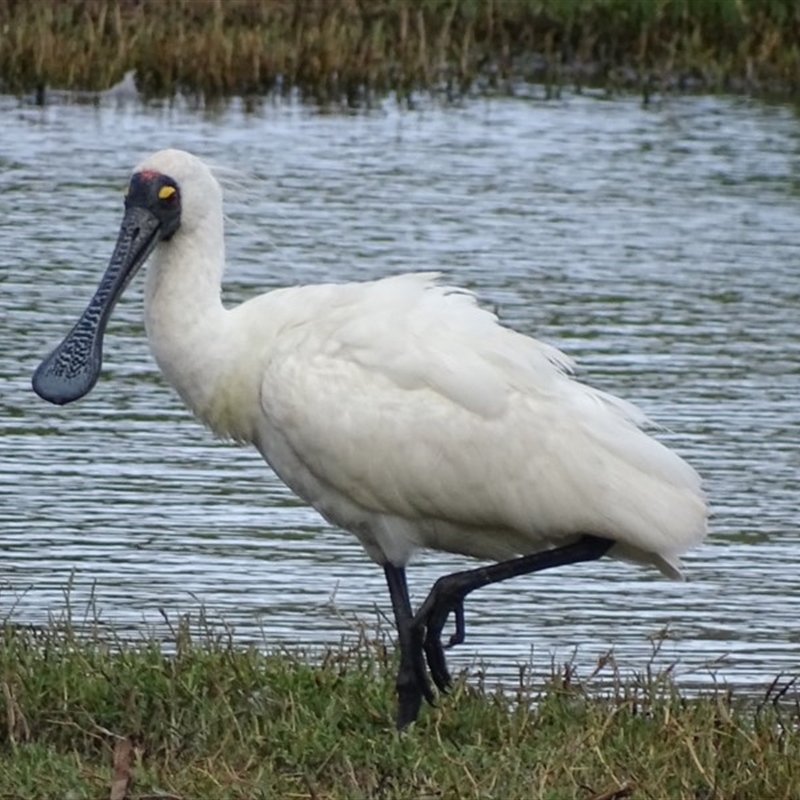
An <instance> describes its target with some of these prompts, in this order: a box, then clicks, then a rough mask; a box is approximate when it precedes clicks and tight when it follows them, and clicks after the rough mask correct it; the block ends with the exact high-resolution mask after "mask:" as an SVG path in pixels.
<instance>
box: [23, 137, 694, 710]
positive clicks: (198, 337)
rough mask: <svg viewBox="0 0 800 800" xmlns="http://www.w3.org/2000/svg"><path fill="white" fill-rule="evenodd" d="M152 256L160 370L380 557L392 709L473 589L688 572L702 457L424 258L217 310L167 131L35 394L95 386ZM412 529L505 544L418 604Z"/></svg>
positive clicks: (403, 701)
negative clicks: (109, 326) (684, 450)
mask: <svg viewBox="0 0 800 800" xmlns="http://www.w3.org/2000/svg"><path fill="white" fill-rule="evenodd" d="M150 254H152V255H151V259H150V264H149V268H148V274H147V285H146V290H145V324H146V328H147V335H148V340H149V342H150V346H151V348H152V351H153V354H154V356H155V358H156V360H157V362H158V364H159V366H160V368H161V371H162V372H163V374H164V376H165V377H166V379H167V380H168V381H169V382H170V383H171V384H172V385H173V386H174V387H175V388H176V389H177V391H178V392H179V393H180V395H181V397H182V398H183V399H184V401H185V402H186V403H187V405H189V406H190V407H191V408H192V410H193V411H194V412H195V414H196V415H197V416H198V417H199V418H200V419H201V420H202V421H203V422H205V423H206V424H207V425H208V426H209V427H210V428H211V429H212V430H214V431H215V432H216V433H217V434H219V435H220V436H223V437H231V438H233V439H236V440H238V441H240V442H243V443H251V444H253V445H255V446H256V447H257V448H258V449H259V450H260V452H261V453H262V455H263V456H264V458H265V459H266V460H267V461H268V462H269V464H270V465H271V466H272V468H273V469H274V470H275V472H276V473H277V474H278V475H279V476H280V478H281V479H282V480H283V481H285V482H286V484H287V485H288V486H289V487H291V489H292V490H294V491H295V492H296V493H297V494H298V495H299V496H300V497H302V498H304V499H305V500H306V501H307V502H309V503H310V504H311V505H313V506H314V508H316V509H317V510H318V511H319V512H320V513H321V514H322V515H323V516H324V517H325V518H326V519H328V520H329V521H331V522H332V523H334V524H336V525H338V526H340V527H342V528H345V529H347V530H349V531H351V532H352V533H354V534H355V535H356V536H357V537H358V538H359V540H360V541H361V543H362V544H363V546H364V547H365V549H366V551H367V553H368V554H369V555H370V556H371V557H372V558H373V559H374V560H375V561H376V562H378V563H379V564H382V565H383V566H384V571H385V572H386V577H387V581H388V584H389V590H390V594H391V598H392V604H393V607H394V611H395V616H396V619H397V623H398V632H399V636H400V640H399V641H400V650H401V666H400V671H399V673H398V681H397V688H398V696H399V698H400V711H399V715H398V724H399V725H400V726H403V725H405V724H408V723H409V722H410V721H412V720H413V719H414V718H415V717H416V715H417V712H418V710H419V706H420V702H421V699H422V697H423V696H424V697H427V698H428V699H431V697H432V695H431V692H430V688H429V687H428V684H427V678H426V677H425V674H424V672H425V659H427V663H428V666H429V668H430V671H431V676H432V677H433V679H434V682H435V683H436V684H437V685H438V686H439V687H440V688H446V686H447V684H448V683H449V675H448V673H447V669H446V665H445V661H444V654H443V650H442V644H441V638H440V637H441V630H442V626H443V625H444V622H445V620H446V619H447V617H448V615H450V614H455V618H456V636H455V637H454V639H453V641H454V642H458V641H461V640H462V639H463V634H464V614H463V599H464V597H465V596H466V594H467V593H468V592H470V591H472V590H473V589H475V588H478V587H480V586H483V585H486V584H487V583H490V582H494V581H497V580H505V579H507V578H509V577H514V576H515V575H520V574H525V573H528V572H532V571H537V570H539V569H545V568H548V567H551V566H558V565H560V564H565V563H573V562H575V561H582V560H591V559H595V558H599V557H600V556H602V555H603V554H605V553H606V552H608V553H609V554H610V555H615V556H618V557H620V558H625V559H629V560H633V561H638V562H641V563H645V564H650V565H652V566H655V567H657V568H658V569H660V570H661V571H662V572H663V573H664V574H666V575H668V576H670V577H680V560H679V558H680V555H681V554H682V553H683V552H685V551H686V550H687V549H688V548H690V547H691V546H693V545H695V544H697V543H698V542H700V541H701V539H702V538H703V536H704V535H705V532H706V517H707V508H706V503H705V499H704V496H703V492H702V490H701V486H700V479H699V477H698V475H697V473H696V472H695V471H694V470H693V469H692V468H691V467H690V466H689V465H688V464H686V462H684V461H683V460H682V459H681V458H680V457H679V456H677V455H676V454H675V453H673V452H672V451H670V450H669V449H667V448H666V447H664V446H663V445H662V444H660V443H659V442H657V441H656V440H655V439H653V438H651V437H650V436H648V435H647V434H646V433H644V432H643V431H642V430H641V426H643V425H644V424H645V423H646V419H645V417H644V415H643V414H642V413H641V412H640V411H639V410H638V409H637V408H635V407H634V406H632V405H630V404H629V403H626V402H624V401H622V400H620V399H618V398H616V397H613V396H611V395H609V394H606V393H604V392H601V391H597V390H595V389H592V388H590V387H588V386H586V385H584V384H582V383H580V382H578V381H577V380H575V379H574V378H573V377H572V375H571V362H570V360H569V359H568V358H567V356H565V355H564V354H563V353H561V352H559V351H558V350H556V349H555V348H553V347H550V346H548V345H545V344H543V343H541V342H538V341H536V340H534V339H531V338H529V337H527V336H523V335H521V334H519V333H516V332H514V331H512V330H509V329H508V328H505V327H503V326H502V325H501V324H500V323H499V322H498V320H497V318H496V317H495V316H494V315H493V314H491V313H490V312H488V311H486V310H483V309H481V308H479V307H478V305H477V304H476V301H475V298H474V296H473V295H472V294H471V293H469V292H466V291H462V290H458V289H454V288H451V287H447V286H443V285H441V283H440V282H439V278H438V276H437V274H436V273H419V274H408V275H399V276H397V277H392V278H385V279H383V280H377V281H372V282H368V283H345V284H326V285H315V286H302V287H295V288H286V289H280V290H276V291H272V292H270V293H268V294H264V295H261V296H259V297H255V298H253V299H252V300H249V301H248V302H245V303H243V304H242V305H240V306H238V307H236V308H232V309H226V308H224V307H223V304H222V301H221V288H220V287H221V281H222V274H223V269H224V265H225V247H224V239H223V212H222V191H221V189H220V187H219V184H218V183H217V181H216V180H215V178H214V177H213V175H212V173H211V171H210V170H209V169H208V168H207V167H206V166H205V165H204V164H203V163H202V162H201V161H200V160H199V159H197V158H196V157H194V156H192V155H190V154H188V153H184V152H181V151H177V150H165V151H161V152H159V153H156V154H154V155H152V156H150V157H149V158H147V159H145V160H144V161H143V162H142V163H141V164H139V166H138V167H137V168H136V170H135V171H134V175H133V177H132V179H131V186H130V190H129V194H128V197H127V199H126V216H125V218H124V219H123V223H122V226H121V229H120V236H119V238H118V241H117V247H116V249H115V251H114V255H113V256H112V259H111V262H110V264H109V268H108V270H107V271H106V275H105V276H104V278H103V281H102V283H101V285H100V288H99V289H98V291H97V293H96V295H95V297H94V298H93V300H92V302H91V303H90V305H89V307H88V308H87V311H86V312H85V314H84V315H83V317H82V318H81V320H79V322H78V323H77V324H76V326H75V327H74V328H73V331H72V332H71V333H70V334H69V335H68V336H67V338H66V339H65V341H64V343H62V345H61V346H60V347H59V348H57V349H56V350H55V351H54V352H53V353H52V354H51V355H50V356H49V357H48V358H47V359H46V360H45V361H44V362H43V364H42V365H41V366H40V368H39V369H38V370H37V373H36V375H35V376H34V388H35V389H36V391H37V392H38V393H39V394H40V395H41V396H42V397H45V398H46V399H48V400H51V401H52V402H56V403H67V402H71V401H72V400H75V399H77V398H78V397H80V396H82V395H83V394H85V393H86V392H88V391H89V390H90V389H91V388H92V386H93V385H94V382H95V381H96V379H97V374H98V373H99V370H100V360H101V359H100V356H101V348H102V332H103V329H104V327H105V323H106V320H107V319H108V316H109V314H110V313H111V309H112V308H113V305H114V303H115V302H116V299H117V298H118V297H119V295H120V294H121V293H122V291H123V290H124V288H125V286H126V285H127V282H128V281H129V280H130V277H131V276H132V274H133V273H134V272H135V270H136V269H137V268H138V266H139V265H140V264H141V263H143V262H144V261H145V260H146V259H147V257H148V255H150ZM609 547H610V548H611V549H610V550H609V549H608V548H609ZM419 548H431V549H434V550H447V551H451V552H454V553H463V554H465V555H469V556H476V557H479V558H486V559H493V560H497V561H499V562H502V563H501V564H498V565H496V568H495V567H492V568H477V569H474V570H470V571H468V572H464V573H455V574H453V575H450V576H446V578H443V579H440V581H439V582H438V583H437V585H436V586H434V589H433V590H432V592H431V595H429V597H428V599H427V600H426V602H425V603H424V604H423V606H422V608H421V609H420V610H419V611H418V612H417V614H416V616H415V615H414V614H413V613H412V611H411V606H410V600H409V598H408V589H407V586H406V581H405V571H404V567H405V565H406V563H407V562H408V561H409V559H410V558H411V556H412V555H413V553H414V552H415V551H416V550H417V549H419ZM540 553H541V554H543V555H541V556H540V555H531V554H540ZM548 554H551V555H548ZM521 556H525V558H518V557H521ZM512 559H513V562H512ZM423 639H424V656H423Z"/></svg>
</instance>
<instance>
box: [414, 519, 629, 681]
mask: <svg viewBox="0 0 800 800" xmlns="http://www.w3.org/2000/svg"><path fill="white" fill-rule="evenodd" d="M613 543H614V542H613V541H612V540H611V539H604V538H602V537H600V536H591V535H588V534H586V535H584V536H581V538H580V539H578V540H577V541H576V542H573V543H572V544H568V545H564V546H563V547H556V548H553V549H552V550H542V551H540V552H538V553H532V554H531V555H528V556H521V557H520V558H513V559H511V560H509V561H501V562H499V563H497V564H490V565H489V566H487V567H478V568H477V569H470V570H465V571H464V572H454V573H453V574H452V575H445V576H443V577H441V578H439V580H438V581H436V583H435V584H434V585H433V588H432V589H431V592H430V594H429V595H428V597H427V599H426V600H425V602H424V603H423V604H422V606H420V609H419V611H417V613H416V615H415V616H414V619H413V622H412V626H413V628H414V629H415V630H416V631H417V632H418V635H419V636H422V632H423V630H424V632H425V635H424V639H423V647H424V649H425V657H426V658H427V661H428V667H429V669H430V671H431V677H432V678H433V682H434V683H435V684H436V686H438V687H439V689H441V690H442V691H445V690H446V689H447V687H448V686H449V685H450V683H451V678H450V673H449V672H448V670H447V661H446V659H445V656H444V645H442V629H443V628H444V625H445V622H447V618H448V617H449V616H450V614H451V613H453V614H455V621H456V632H455V634H453V636H452V637H451V638H450V641H449V643H448V645H447V646H448V647H452V646H453V645H455V644H460V643H461V642H463V641H464V598H465V597H466V596H467V595H468V594H469V593H470V592H472V591H474V590H475V589H479V588H480V587H481V586H487V585H489V584H490V583H498V582H499V581H505V580H508V579H509V578H516V577H517V576H519V575H528V574H529V573H531V572H540V571H541V570H545V569H550V567H561V566H565V565H567V564H575V563H578V562H580V561H594V560H595V559H597V558H600V557H601V556H603V555H605V554H606V552H608V549H609V548H610V547H611V545H612V544H613Z"/></svg>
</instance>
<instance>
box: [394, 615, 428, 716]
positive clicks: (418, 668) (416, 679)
mask: <svg viewBox="0 0 800 800" xmlns="http://www.w3.org/2000/svg"><path fill="white" fill-rule="evenodd" d="M403 628H404V630H400V631H399V635H400V639H401V643H400V668H399V670H398V671H397V679H396V681H395V689H396V691H397V727H398V729H400V730H402V729H403V728H405V727H406V726H407V725H409V724H410V723H412V722H413V721H414V720H415V719H416V718H417V714H419V709H420V706H421V705H422V700H423V698H424V699H425V700H427V701H428V703H430V704H431V705H434V704H435V703H434V697H433V691H432V689H431V687H430V683H428V677H427V675H426V671H425V656H424V652H423V641H422V632H421V630H420V629H419V628H417V627H415V626H414V624H413V622H412V621H411V620H409V621H408V624H407V625H404V626H403Z"/></svg>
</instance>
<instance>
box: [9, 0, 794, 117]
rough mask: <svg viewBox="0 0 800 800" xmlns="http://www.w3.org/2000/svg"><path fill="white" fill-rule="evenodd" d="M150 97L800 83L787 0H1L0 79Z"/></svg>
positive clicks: (19, 88) (345, 96) (773, 89)
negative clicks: (127, 79)
mask: <svg viewBox="0 0 800 800" xmlns="http://www.w3.org/2000/svg"><path fill="white" fill-rule="evenodd" d="M131 69H135V70H136V73H137V83H138V85H139V87H140V89H142V90H143V91H144V92H145V93H146V94H147V95H150V96H158V97H170V96H172V95H174V94H175V93H176V92H179V91H180V92H185V93H196V94H199V95H203V96H206V97H213V96H229V95H264V94H267V93H271V92H276V91H279V92H286V91H290V90H297V91H298V92H299V93H300V95H301V96H302V97H304V98H307V99H310V100H315V101H321V102H332V101H333V102H341V101H344V102H349V103H352V104H359V103H363V102H366V101H368V100H369V99H370V98H372V97H375V96H380V95H383V94H386V93H388V92H394V93H397V94H398V95H399V96H401V97H405V96H409V95H411V94H412V93H414V92H419V91H431V90H433V91H437V92H444V93H446V94H447V95H448V96H459V95H462V94H463V93H465V92H470V91H479V92H494V91H501V92H509V91H514V89H515V87H516V86H518V85H519V83H520V82H527V81H535V82H544V83H545V84H548V85H551V86H555V87H558V86H561V85H577V86H582V85H584V84H591V85H596V86H605V87H606V88H608V89H615V88H626V89H636V90H647V89H648V87H650V88H659V89H671V90H681V89H696V90H704V91H708V90H713V91H718V90H724V91H749V92H769V93H778V94H784V95H796V94H797V92H798V87H799V86H800V4H798V3H797V2H795V0H36V2H30V0H0V87H1V88H2V89H3V90H4V91H6V92H12V93H21V92H29V91H32V90H34V89H37V88H41V87H43V86H50V87H56V88H63V89H77V90H102V89H105V88H108V87H109V86H110V85H112V84H113V83H114V82H116V81H118V80H119V79H120V78H121V76H122V75H123V73H124V72H125V71H127V70H131Z"/></svg>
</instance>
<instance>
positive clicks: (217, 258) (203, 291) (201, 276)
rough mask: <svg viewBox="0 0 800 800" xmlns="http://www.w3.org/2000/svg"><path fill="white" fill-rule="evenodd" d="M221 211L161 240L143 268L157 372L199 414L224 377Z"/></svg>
mask: <svg viewBox="0 0 800 800" xmlns="http://www.w3.org/2000/svg"><path fill="white" fill-rule="evenodd" d="M221 217H222V215H221V214H220V215H219V219H214V220H207V221H206V224H203V225H200V226H195V228H194V229H193V230H191V231H183V230H179V231H178V232H177V233H176V234H175V236H173V238H172V239H171V240H169V241H167V242H163V243H161V244H159V245H158V246H157V247H156V249H155V251H154V252H153V256H152V257H151V259H150V263H149V265H148V269H147V280H146V285H145V328H146V330H147V339H148V342H149V344H150V349H151V351H152V353H153V356H154V357H155V359H156V361H157V362H158V366H159V367H160V368H161V372H162V373H163V375H164V377H165V378H166V379H167V380H168V381H169V383H170V384H172V386H173V387H174V388H175V389H176V390H177V391H178V393H179V394H180V395H181V397H182V398H183V400H184V402H185V403H186V404H187V405H189V406H190V407H191V408H192V410H193V411H194V412H195V413H196V414H197V415H198V416H200V417H201V418H205V417H206V416H207V413H206V410H207V408H208V407H209V405H210V404H211V403H212V402H213V398H212V395H213V393H214V391H215V387H216V386H217V384H218V383H219V381H220V380H222V379H223V373H224V369H225V357H224V354H223V352H222V342H223V341H224V334H223V328H224V325H225V317H226V315H227V313H228V312H227V311H226V310H225V308H224V307H223V305H222V299H221V281H222V273H223V270H224V265H225V245H224V239H223V235H222V218H221Z"/></svg>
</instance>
